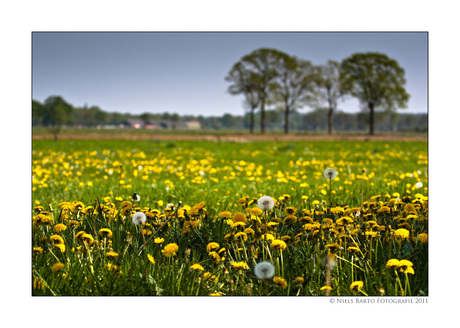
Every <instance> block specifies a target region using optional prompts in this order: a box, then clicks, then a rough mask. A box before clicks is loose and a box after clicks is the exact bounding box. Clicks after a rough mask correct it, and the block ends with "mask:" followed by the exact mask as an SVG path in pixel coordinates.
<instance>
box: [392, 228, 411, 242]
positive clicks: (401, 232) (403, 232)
mask: <svg viewBox="0 0 460 328" xmlns="http://www.w3.org/2000/svg"><path fill="white" fill-rule="evenodd" d="M394 236H395V238H396V240H398V241H400V240H404V239H409V230H407V229H404V228H401V229H398V230H396V231H395V232H394Z"/></svg>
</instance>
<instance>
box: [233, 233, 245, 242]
mask: <svg viewBox="0 0 460 328" xmlns="http://www.w3.org/2000/svg"><path fill="white" fill-rule="evenodd" d="M235 238H236V239H238V240H240V241H241V240H242V241H243V242H245V241H246V240H248V235H246V233H244V232H238V233H236V234H235Z"/></svg>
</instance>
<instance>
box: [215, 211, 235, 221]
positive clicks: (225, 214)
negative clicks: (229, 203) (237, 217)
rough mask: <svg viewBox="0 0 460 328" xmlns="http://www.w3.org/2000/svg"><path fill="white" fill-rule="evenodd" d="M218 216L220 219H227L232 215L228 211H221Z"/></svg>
mask: <svg viewBox="0 0 460 328" xmlns="http://www.w3.org/2000/svg"><path fill="white" fill-rule="evenodd" d="M218 216H219V217H220V218H222V219H229V218H230V217H231V216H232V213H231V212H230V211H222V212H220V213H219V215H218Z"/></svg>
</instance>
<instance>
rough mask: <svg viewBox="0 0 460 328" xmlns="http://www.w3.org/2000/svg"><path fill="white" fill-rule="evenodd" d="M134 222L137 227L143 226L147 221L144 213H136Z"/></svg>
mask: <svg viewBox="0 0 460 328" xmlns="http://www.w3.org/2000/svg"><path fill="white" fill-rule="evenodd" d="M132 220H133V223H134V224H135V225H141V224H142V223H144V222H145V221H146V220H147V217H146V216H145V214H144V213H143V212H136V213H134V214H133V217H132Z"/></svg>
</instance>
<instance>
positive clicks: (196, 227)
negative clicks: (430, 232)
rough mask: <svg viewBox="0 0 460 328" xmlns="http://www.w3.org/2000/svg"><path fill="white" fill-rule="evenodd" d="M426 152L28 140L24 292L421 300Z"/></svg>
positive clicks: (388, 146)
mask: <svg viewBox="0 0 460 328" xmlns="http://www.w3.org/2000/svg"><path fill="white" fill-rule="evenodd" d="M426 148H427V144H426V143H424V142H365V143H358V142H315V143H311V142H291V143H281V142H276V143H273V142H254V143H229V142H227V143H225V142H220V143H215V142H204V141H203V142H196V141H194V142H187V141H174V142H151V141H135V142H134V141H104V142H101V141H97V142H96V141H58V142H55V143H54V142H50V141H40V140H36V141H33V153H32V161H33V163H32V176H33V181H32V182H33V193H32V201H33V206H34V213H33V230H32V237H33V238H32V240H33V241H32V242H33V247H34V250H33V254H32V256H33V261H32V265H33V293H34V295H42V294H45V295H210V294H213V295H214V294H216V295H266V294H269V295H326V294H329V293H330V294H331V295H352V294H353V295H402V294H404V295H408V294H411V295H417V294H427V293H428V279H427V275H428V264H427V229H428V221H427V220H428V218H427V206H428V205H427V204H428V200H427V197H426V195H427V182H428V177H427V149H426ZM326 168H334V169H335V170H337V172H338V175H337V177H335V178H334V179H332V180H328V179H326V178H325V176H324V170H325V169H326ZM363 170H365V173H363ZM134 193H136V194H137V195H139V197H140V199H138V200H137V199H133V195H134ZM362 194H363V198H364V202H363V204H362V207H361V203H362V201H361V195H362ZM264 195H269V196H271V197H272V198H273V199H274V200H275V203H276V205H275V207H273V208H272V209H270V210H267V211H265V210H264V211H262V210H260V209H259V207H258V206H257V201H258V199H259V198H260V197H262V196H264ZM331 201H332V204H331ZM139 212H140V213H143V214H145V217H146V221H145V223H143V224H138V225H136V224H134V223H133V220H132V216H133V215H134V214H135V213H139ZM136 222H137V221H136ZM140 223H142V222H140ZM104 229H106V230H104ZM400 229H405V230H406V231H407V232H408V235H406V234H405V231H402V230H400ZM101 231H102V232H101ZM109 232H110V233H109ZM401 232H404V233H401ZM56 236H57V237H56ZM401 236H402V237H401ZM58 237H60V238H61V239H62V240H61V239H59V238H58ZM210 243H216V244H217V245H218V246H217V247H216V249H212V250H210V249H208V248H209V247H208V246H209V245H210ZM174 245H177V249H176V246H174ZM391 259H395V260H398V261H402V260H408V261H410V263H412V264H413V266H412V267H411V268H412V270H413V273H411V272H410V270H409V269H408V267H407V265H406V266H401V267H398V266H396V267H391V266H390V267H388V266H387V262H388V261H389V260H391ZM262 261H268V262H270V263H272V264H273V265H274V267H275V270H276V273H275V275H274V276H275V277H274V278H273V279H271V280H269V281H268V280H264V279H262V280H259V279H258V278H257V276H256V275H255V273H254V268H255V266H256V265H257V263H259V262H262ZM56 263H60V264H56ZM395 263H396V262H395ZM398 263H399V262H398ZM403 263H405V262H403ZM406 264H407V263H406ZM328 267H329V268H330V271H331V272H330V278H328V279H327V277H326V275H327V271H328V270H327V268H328ZM275 278H276V279H275ZM360 282H362V284H361V283H360ZM328 290H330V291H328Z"/></svg>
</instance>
